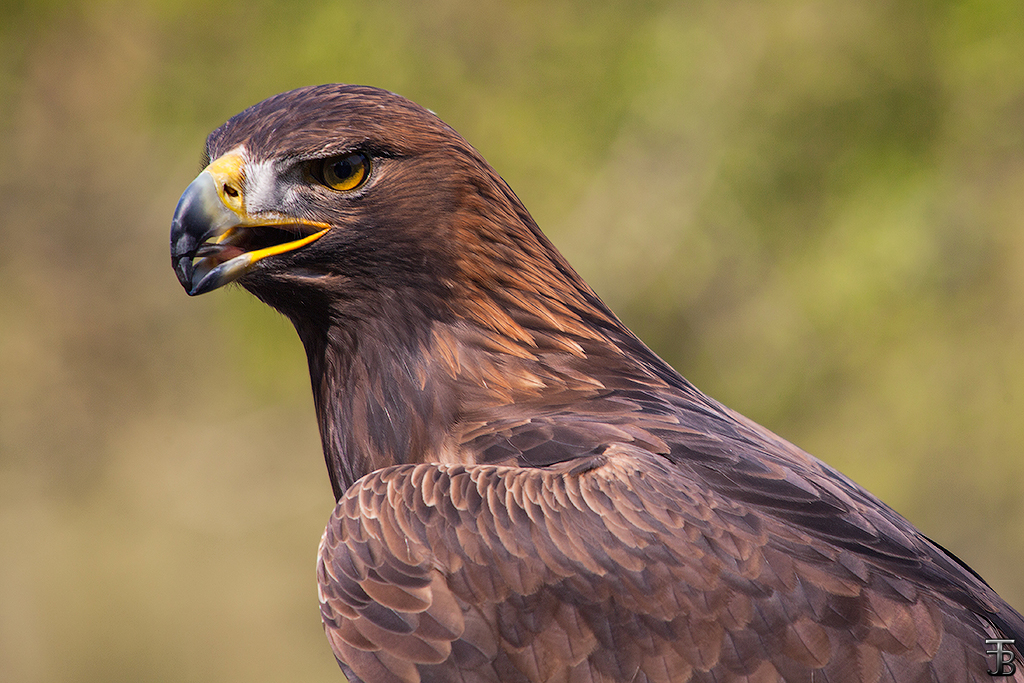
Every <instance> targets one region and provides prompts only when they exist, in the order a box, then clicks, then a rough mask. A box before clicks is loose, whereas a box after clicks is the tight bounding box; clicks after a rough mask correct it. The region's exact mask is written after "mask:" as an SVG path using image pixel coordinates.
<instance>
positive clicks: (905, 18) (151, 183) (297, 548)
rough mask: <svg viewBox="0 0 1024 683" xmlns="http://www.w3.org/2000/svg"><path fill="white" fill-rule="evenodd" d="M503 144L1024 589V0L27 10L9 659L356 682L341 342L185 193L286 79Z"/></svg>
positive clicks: (990, 575) (11, 411)
mask: <svg viewBox="0 0 1024 683" xmlns="http://www.w3.org/2000/svg"><path fill="white" fill-rule="evenodd" d="M332 81H342V82H354V83H368V84H372V85H377V86H381V87H385V88H388V89H391V90H394V91H397V92H399V93H402V94H404V95H406V96H407V97H410V98H411V99H414V100H415V101H417V102H419V103H421V104H423V105H424V106H427V107H429V108H431V109H433V110H434V111H436V112H437V113H438V114H439V115H440V116H441V117H442V118H443V119H445V120H446V121H447V122H448V123H450V124H452V125H453V126H454V127H455V128H456V129H457V130H459V131H460V132H462V134H463V135H464V136H465V137H466V138H467V139H468V140H469V141H470V142H472V143H473V144H474V145H476V146H477V147H478V148H479V149H480V150H481V151H482V152H483V154H484V156H486V157H487V158H488V159H489V160H490V161H491V163H492V164H493V165H494V166H495V167H496V168H497V169H498V171H499V172H500V173H501V174H502V175H503V176H504V177H505V178H506V179H507V180H508V181H509V182H510V184H511V185H512V186H513V187H514V188H515V189H516V191H517V192H518V194H519V195H520V197H521V198H522V199H523V201H524V202H525V203H526V205H527V206H528V207H529V208H530V209H531V211H532V212H533V214H534V216H535V217H536V219H537V220H538V222H539V223H540V225H541V226H542V227H543V228H544V229H545V230H546V232H547V233H548V234H549V235H550V236H551V238H552V239H553V240H554V242H555V243H556V244H557V245H558V246H559V247H560V248H561V249H562V251H563V252H564V253H565V254H566V255H567V256H568V258H569V260H570V261H571V262H572V263H573V264H575V266H576V267H577V269H578V270H579V271H580V272H581V273H582V274H583V276H584V277H585V278H587V279H588V280H589V281H590V283H591V284H592V285H593V286H594V287H595V289H596V290H597V291H598V292H599V293H600V294H601V295H602V296H603V297H604V298H605V299H606V300H607V301H608V303H609V304H610V305H611V306H612V308H613V309H615V310H616V311H617V312H618V313H619V314H620V315H621V316H622V317H623V318H624V319H625V321H626V322H627V324H629V325H630V326H631V327H632V328H633V329H634V330H635V331H637V333H638V334H639V335H640V336H641V337H642V338H643V339H645V340H646V341H647V342H648V343H649V344H651V345H652V346H653V347H654V348H655V350H657V351H658V352H659V353H660V354H662V355H663V356H664V357H666V358H667V359H668V360H670V361H671V362H672V363H673V364H674V365H675V366H676V367H677V368H679V369H680V370H681V371H682V372H683V373H684V374H685V375H687V377H689V378H690V379H691V380H692V381H694V382H695V383H696V384H697V385H698V386H699V387H701V388H702V389H704V390H705V391H706V392H708V393H709V394H711V395H712V396H714V397H716V398H717V399H719V400H721V401H723V402H725V403H726V404H728V405H730V406H732V407H733V408H736V409H738V410H739V411H741V412H743V413H745V414H746V415H748V416H750V417H752V418H754V419H756V420H757V421H759V422H761V423H763V424H765V425H766V426H768V427H770V428H771V429H773V430H775V431H776V432H778V433H780V434H781V435H783V436H785V437H787V438H789V439H790V440H792V441H794V442H796V443H797V444H799V445H800V446H802V447H804V448H805V449H807V450H809V451H811V452H812V453H814V454H816V455H818V456H819V457H821V458H822V459H824V460H826V461H827V462H829V463H831V464H832V465H834V466H836V467H837V468H839V469H840V470H842V471H844V472H846V473H847V474H849V475H850V476H851V477H853V478H854V479H855V480H857V481H859V482H860V483H862V484H863V485H865V486H866V487H867V488H868V489H870V490H871V491H873V492H874V493H876V494H877V495H879V496H880V497H881V498H883V499H884V500H886V501H887V502H888V503H890V504H891V505H892V506H893V507H895V508H896V509H897V510H899V511H900V512H902V513H903V514H904V515H906V516H907V517H908V518H909V519H910V520H911V521H913V522H914V523H916V524H917V525H918V526H919V527H920V528H921V529H922V530H923V531H924V532H925V533H926V534H928V535H929V536H931V537H933V538H935V539H936V540H937V541H939V542H940V543H942V544H943V545H944V546H946V547H948V548H950V549H951V550H952V551H954V552H955V553H957V554H958V555H959V556H960V557H962V558H963V559H964V560H965V561H967V562H968V563H970V564H971V565H972V566H974V567H975V568H976V569H977V570H978V571H979V572H980V573H981V574H982V575H983V576H985V577H986V578H987V579H988V580H989V581H990V582H991V583H992V584H993V585H994V586H995V588H996V589H997V590H998V591H1000V593H1001V594H1002V595H1003V596H1004V597H1005V598H1007V599H1008V600H1009V601H1010V602H1011V603H1013V604H1015V605H1016V606H1017V607H1018V608H1022V607H1024V505H1022V503H1024V485H1022V481H1024V478H1022V470H1024V458H1022V457H1021V456H1022V454H1024V419H1022V414H1024V344H1022V343H1024V4H1022V3H1021V2H1020V1H1019V0H993V1H991V2H974V1H965V2H903V3H892V2H879V1H868V2H859V3H849V2H840V1H828V0H826V1H822V2H812V1H810V0H782V1H780V2H773V3H764V2H759V1H756V0H745V1H733V0H727V1H724V2H688V3H681V2H602V1H600V0H598V1H595V0H587V1H586V2H583V1H580V2H564V3H549V2H539V1H538V2H510V3H499V2H494V1H492V0H483V1H481V0H447V1H444V2H438V3H421V2H414V1H412V0H408V1H406V2H349V1H337V2H311V1H309V0H298V1H296V0H290V1H289V2H283V1H281V2H273V1H271V0H263V1H257V2H240V1H237V0H221V1H220V2H216V3H210V2H206V1H205V0H204V1H202V2H200V1H198V0H180V1H177V2H171V1H169V0H165V1H155V0H153V1H142V2H139V1H132V2H129V1H127V0H121V1H117V0H105V1H96V2H85V1H81V0H80V1H77V2H75V1H66V2H57V1H55V0H5V1H4V2H0V207H2V208H0V293H2V294H0V679H2V680H3V681H12V682H18V683H22V682H24V683H36V682H44V681H46V682H48V681H71V682H82V683H85V682H91V681H104V682H118V681H125V682H127V681H132V682H134V681H201V682H206V681H218V682H232V681H246V682H259V681H337V680H340V676H339V673H338V671H337V669H336V666H335V663H334V661H333V658H332V656H331V654H330V651H329V649H328V646H327V643H326V642H325V639H324V637H323V635H322V632H321V627H320V624H319V615H318V612H317V602H316V588H315V579H314V571H313V568H314V557H315V551H316V546H317V542H318V540H319V537H320V533H321V531H322V528H323V524H324V522H325V521H326V519H327V516H328V515H329V513H330V510H331V507H332V499H331V494H330V487H329V485H328V481H327V476H326V473H325V471H324V467H323V464H322V460H321V455H320V447H319V439H318V436H317V433H316V427H315V424H314V420H313V409H312V401H311V400H310V396H309V388H308V377H307V375H306V368H305V359H304V357H303V354H302V349H301V347H300V344H299V343H298V341H297V338H296V337H295V335H294V332H293V331H292V329H291V328H290V326H289V325H288V324H287V322H286V321H284V320H283V319H282V318H281V317H280V316H278V315H276V314H275V313H273V312H272V311H270V310H267V309H265V308H264V307H262V306H261V305H260V304H258V303H256V302H254V301H253V300H251V299H250V298H248V297H247V296H246V295H245V294H244V293H243V292H241V291H240V290H234V291H218V292H215V293H213V294H211V295H208V296H205V297H200V298H198V299H195V300H190V299H189V298H188V297H186V296H185V294H184V293H183V291H182V290H181V288H180V287H179V285H178V283H177V282H176V281H175V279H174V276H173V274H172V272H171V269H170V259H169V256H168V230H169V223H170V217H171V214H172V212H173V209H174V205H175V202H176V201H177V198H178V196H179V194H180V193H181V191H182V190H183V189H184V187H185V186H186V185H187V184H188V182H189V181H190V180H191V179H192V177H193V176H194V175H195V174H196V172H197V171H198V170H199V168H198V165H199V159H200V152H201V149H202V145H203V140H204V137H205V135H206V134H207V133H208V132H209V131H210V130H212V129H213V128H214V127H216V126H217V125H219V124H220V123H221V122H223V121H224V120H225V119H227V118H228V117H229V116H231V115H232V114H234V113H236V112H237V111H239V110H241V109H243V108H244V107H246V106H248V105H250V104H253V103H255V102H256V101H258V100H261V99H263V98H264V97H267V96H269V95H272V94H274V93H276V92H279V91H282V90H287V89H291V88H294V87H298V86H301V85H307V84H312V83H323V82H332Z"/></svg>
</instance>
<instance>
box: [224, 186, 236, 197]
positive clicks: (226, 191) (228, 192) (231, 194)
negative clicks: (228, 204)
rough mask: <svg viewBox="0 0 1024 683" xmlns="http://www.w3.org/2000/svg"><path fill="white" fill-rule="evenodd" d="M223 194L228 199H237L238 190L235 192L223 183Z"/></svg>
mask: <svg viewBox="0 0 1024 683" xmlns="http://www.w3.org/2000/svg"><path fill="white" fill-rule="evenodd" d="M224 194H226V195H227V196H229V197H237V196H238V190H236V189H235V188H233V187H231V186H230V185H228V184H227V183H225V184H224Z"/></svg>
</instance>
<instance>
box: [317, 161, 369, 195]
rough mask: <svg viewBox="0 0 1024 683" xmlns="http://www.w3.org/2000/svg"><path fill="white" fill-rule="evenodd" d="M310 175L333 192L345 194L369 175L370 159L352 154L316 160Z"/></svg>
mask: <svg viewBox="0 0 1024 683" xmlns="http://www.w3.org/2000/svg"><path fill="white" fill-rule="evenodd" d="M309 170H310V173H311V174H312V176H313V177H314V178H316V180H317V181H318V182H321V183H323V184H324V185H326V186H327V187H329V188H331V189H333V190H339V191H341V192H345V191H348V190H354V189H356V188H357V187H359V186H360V185H362V184H363V181H365V180H366V178H367V176H369V175H370V159H369V158H368V157H367V156H366V155H365V154H363V153H362V152H352V153H350V154H343V155H341V156H337V157H330V158H328V159H317V160H316V161H314V162H313V163H312V164H311V165H310V169H309Z"/></svg>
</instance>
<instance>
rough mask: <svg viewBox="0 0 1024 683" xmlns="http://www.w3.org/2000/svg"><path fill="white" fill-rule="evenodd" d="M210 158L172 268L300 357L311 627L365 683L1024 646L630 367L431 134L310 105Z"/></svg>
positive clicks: (380, 99)
mask: <svg viewBox="0 0 1024 683" xmlns="http://www.w3.org/2000/svg"><path fill="white" fill-rule="evenodd" d="M206 153H207V160H213V161H212V163H211V164H210V166H208V167H207V170H206V171H204V172H203V174H201V175H200V176H199V178H197V179H196V181H195V182H194V183H193V184H192V185H190V186H189V189H188V190H187V191H186V193H185V194H184V195H183V197H182V200H181V202H180V203H179V206H178V210H177V212H176V214H175V219H174V225H173V229H172V235H171V251H172V259H173V262H174V265H175V268H176V271H177V273H178V277H179V279H180V280H181V282H182V284H183V285H184V286H185V288H186V289H187V290H188V291H189V292H190V293H192V294H197V293H202V292H205V291H209V290H211V289H214V288H216V287H218V286H221V285H223V284H226V283H227V282H230V281H233V280H237V281H238V282H239V283H240V284H241V285H242V286H243V287H245V288H246V289H248V290H249V291H250V292H252V293H253V294H255V295H256V296H257V297H259V298H260V299H262V300H263V301H265V302H266V303H268V304H270V305H271V306H273V307H275V308H277V309H278V310H280V311H281V312H282V313H284V314H285V315H286V316H288V317H289V318H290V319H291V321H292V322H293V323H294V324H295V328H296V330H297V331H298V333H299V337H300V338H301V340H302V343H303V345H304V346H305V349H306V354H307V356H308V359H309V368H310V376H311V378H312V384H313V395H314V398H315V404H316V411H317V417H318V420H319V425H320V433H321V437H322V440H323V448H324V454H325V457H326V461H327V467H328V471H329V473H330V476H331V483H332V485H333V487H334V493H335V496H336V498H337V499H338V504H337V507H336V508H335V511H334V514H333V515H332V517H331V519H330V522H329V523H328V525H327V529H326V531H325V533H324V538H323V542H322V543H321V547H320V559H319V564H318V571H317V575H318V579H319V584H320V603H321V613H322V616H323V622H324V627H325V629H326V632H327V636H328V639H329V641H330V644H331V647H332V648H333V650H334V653H335V655H336V656H337V658H338V661H339V663H340V664H341V666H342V668H343V669H344V671H345V673H346V674H347V675H348V676H349V677H350V678H351V679H352V680H357V679H358V680H362V681H366V683H392V682H393V683H415V682H417V681H439V682H440V681H444V682H449V681H451V682H454V681H459V682H461V683H478V682H479V683H484V682H486V681H503V682H504V683H512V682H523V683H526V682H530V683H534V682H536V683H540V682H541V681H544V682H552V683H563V682H564V683H592V682H593V683H597V682H598V681H623V682H625V681H636V682H638V683H641V682H650V683H668V682H670V681H671V682H673V683H675V682H681V681H715V682H716V683H723V682H724V681H750V682H752V683H753V682H755V681H756V682H759V683H761V682H769V681H790V682H795V681H808V682H811V681H814V682H815V683H824V682H826V681H831V682H833V683H835V682H837V681H864V682H882V681H900V682H904V681H986V680H988V679H989V678H990V676H989V674H988V673H987V670H988V669H989V668H992V667H993V666H994V660H993V659H992V658H991V657H988V658H987V657H986V654H985V653H986V650H990V649H992V646H990V645H986V643H985V640H986V639H992V638H1020V637H1022V636H1024V620H1022V618H1021V616H1020V615H1019V614H1018V613H1017V612H1016V611H1014V610H1013V609H1012V608H1011V607H1009V606H1008V605H1007V604H1006V603H1004V602H1003V601H1002V600H1001V599H1000V598H999V596H998V595H996V594H995V592H993V591H992V590H991V589H990V588H989V587H988V586H987V585H986V584H985V583H984V582H983V581H982V580H981V579H980V578H979V577H978V576H977V575H976V574H974V572H972V571H971V570H970V569H969V568H968V567H966V566H965V565H964V564H963V563H961V562H960V561H958V560H957V559H956V558H955V557H953V556H952V555H950V554H949V553H947V552H946V551H944V550H943V549H942V548H940V547H939V546H937V545H936V544H935V543H933V542H931V541H929V540H928V539H927V538H925V537H924V536H922V535H921V534H920V533H919V532H918V531H917V530H916V529H914V527H913V526H911V525H910V523H908V522H907V521H906V520H904V519H903V518H902V517H900V516H899V515H898V514H896V513H895V512H893V511H892V510H891V509H890V508H888V507H887V506H885V505H884V504H883V503H881V502H880V501H878V500H877V499H876V498H874V497H873V496H872V495H871V494H869V493H867V492H866V491H864V490H863V489H861V488H860V487H858V486H857V485H856V484H854V483H853V482H851V481H850V480H848V479H846V478H845V477H844V476H842V475H841V474H839V473H837V472H836V471H834V470H832V469H831V468H829V467H828V466H827V465H825V464H823V463H821V462H820V461H818V460H816V459H814V458H813V457H811V456H810V455H808V454H806V453H804V452H803V451H801V450H799V449H798V448H796V447H795V446H793V445H791V444H789V443H787V442H786V441H784V440H782V439H780V438H779V437H777V436H775V435H774V434H772V433H771V432H769V431H767V430H765V429H764V428H762V427H760V426H758V425H756V424H754V423H752V422H750V421H749V420H747V419H745V418H744V417H742V416H740V415H738V414H736V413H734V412H732V411H730V410H729V409H727V408H725V407H723V406H721V405H719V404H718V403H716V402H714V401H713V400H711V399H709V398H707V397H706V396H704V395H703V394H701V393H700V392H699V391H698V390H697V389H696V388H694V387H693V386H692V385H691V384H690V383H689V382H687V381H686V380H685V379H683V377H681V376H680V375H679V374H678V373H676V371H675V370H673V369H672V368H671V367H669V366H668V365H667V364H666V363H665V362H664V361H662V360H661V359H660V358H658V356H657V355H655V354H654V353H653V352H652V351H650V350H649V349H648V348H647V347H646V346H644V345H643V343H642V342H640V341H639V340H638V339H637V338H636V337H635V336H634V335H633V334H632V333H631V332H630V331H629V330H628V329H626V327H625V326H623V324H622V323H621V322H620V321H619V320H618V319H617V318H616V317H615V316H614V314H612V313H611V311H609V310H608V308H607V307H606V306H605V305H604V304H603V303H602V302H601V300H600V299H599V298H598V297H597V295H596V294H595V293H594V292H593V291H592V290H591V289H590V287H588V286H587V284H586V283H585V282H584V281H583V280H582V279H581V278H580V277H579V276H578V275H577V274H576V273H575V271H573V269H572V268H571V267H570V266H569V265H568V263H566V261H565V260H564V259H563V258H562V256H561V255H560V254H559V253H558V251H557V250H556V249H555V248H554V247H553V246H552V245H551V243H550V242H549V241H548V240H547V239H546V238H545V237H544V235H543V234H542V233H541V232H540V230H539V229H538V228H537V226H536V224H535V223H534V222H533V219H532V218H531V217H530V215H529V213H528V212H527V211H526V209H525V208H524V207H523V206H522V204H521V203H520V202H519V200H518V199H517V198H516V196H515V194H514V193H513V192H512V190H511V189H509V187H508V186H507V185H506V184H505V183H504V181H502V179H501V178H500V177H499V176H498V174H497V173H495V172H494V170H492V169H491V167H490V166H488V164H487V163H486V162H485V161H484V160H483V158H482V157H481V156H480V155H479V154H478V153H477V152H476V151H475V150H474V149H473V148H472V147H471V146H470V145H469V144H468V143H466V142H465V141H464V140H463V139H462V138H461V137H459V136H458V135H457V134H456V133H455V132H454V131H453V130H452V129H451V128H449V127H448V126H446V125H445V124H444V123H442V122H441V121H440V120H438V119H437V118H436V117H435V116H434V115H433V114H431V113H430V112H428V111H426V110H424V109H422V108H420V107H418V106H417V105H415V104H412V103H411V102H409V101H407V100H404V99H402V98H400V97H398V96H396V95H393V94H390V93H386V92H383V91H380V90H376V89H373V88H365V87H353V86H339V85H331V86H320V87H314V88H305V89H301V90H296V91H293V92H289V93H285V94H282V95H278V96H276V97H273V98H270V99H269V100H266V101H265V102H262V103H260V104H258V105H256V106H254V107H252V108H251V109H248V110H246V111H245V112H242V113H241V114H239V115H238V116H236V117H234V118H232V119H231V120H230V121H228V122H227V123H226V124H224V125H223V126H222V127H221V128H219V129H218V130H216V131H214V132H213V133H212V134H211V135H210V137H209V139H208V141H207V147H206ZM1014 680H1022V681H1024V676H1022V674H1021V673H1020V672H1018V673H1017V674H1016V678H1015V679H1014Z"/></svg>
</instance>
